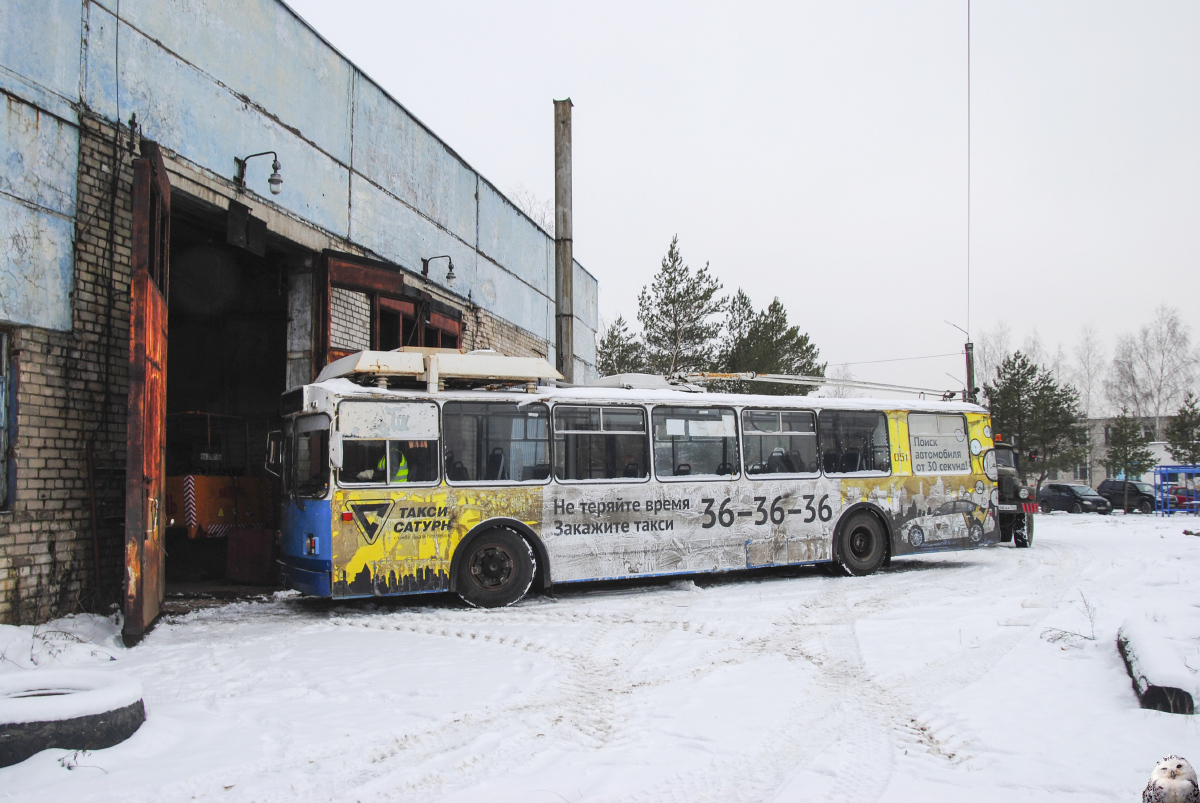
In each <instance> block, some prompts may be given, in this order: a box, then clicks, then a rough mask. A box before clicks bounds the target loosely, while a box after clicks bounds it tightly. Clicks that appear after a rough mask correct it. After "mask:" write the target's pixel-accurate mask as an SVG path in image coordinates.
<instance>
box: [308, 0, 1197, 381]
mask: <svg viewBox="0 0 1200 803" xmlns="http://www.w3.org/2000/svg"><path fill="white" fill-rule="evenodd" d="M288 2H289V3H290V5H291V6H292V7H293V8H294V9H296V11H297V12H298V13H300V15H301V16H303V17H304V18H305V19H306V20H308V21H309V22H310V23H311V24H312V25H313V26H314V27H315V28H316V29H317V30H318V31H319V32H320V33H321V34H322V35H324V36H325V37H326V38H327V39H329V40H330V41H331V42H332V43H333V44H334V45H335V46H336V47H338V48H339V49H340V50H341V51H342V52H343V53H344V54H346V56H347V57H349V58H350V59H351V60H352V61H354V62H355V63H356V64H357V65H358V66H359V67H360V68H361V69H363V70H364V71H365V72H366V73H367V74H368V75H370V76H371V77H372V78H374V79H375V80H376V81H377V82H379V83H380V84H381V85H382V86H383V87H384V88H385V89H387V90H388V91H389V92H390V93H391V94H392V95H393V96H394V97H395V98H396V99H397V100H399V101H400V102H401V103H402V104H404V105H405V106H406V107H407V108H408V109H409V110H410V111H411V112H412V113H413V114H415V115H416V116H417V117H419V118H420V119H421V120H422V121H423V122H424V123H425V124H427V125H428V126H430V128H432V129H433V131H435V132H436V133H437V134H438V135H439V136H440V137H442V138H443V139H444V140H445V141H446V142H447V143H448V144H449V145H450V146H451V147H452V148H454V149H455V150H456V151H457V152H458V153H459V154H460V155H461V156H462V157H463V158H464V159H466V160H467V161H468V162H469V163H470V164H471V165H472V166H473V167H475V168H476V169H477V170H479V171H480V172H481V173H482V174H483V175H485V176H487V177H488V179H490V180H491V181H492V182H493V183H494V184H496V185H497V186H498V187H499V188H500V189H501V190H502V191H508V190H510V189H512V188H513V187H516V186H517V185H523V186H524V187H526V188H528V189H529V190H531V191H532V192H534V193H536V194H537V195H538V196H540V197H542V198H544V199H552V198H553V193H554V174H553V167H554V164H553V148H554V143H553V125H552V121H553V109H552V104H551V101H552V100H553V99H555V98H565V97H570V98H571V99H572V100H573V102H574V104H575V108H574V120H573V126H574V128H573V134H574V171H575V176H574V196H575V197H574V201H575V256H576V258H577V259H578V260H579V261H580V262H581V263H583V264H584V265H585V266H586V267H587V268H588V269H589V270H590V271H591V272H592V273H593V274H595V276H596V277H597V278H598V279H599V281H600V314H601V316H603V317H605V318H609V319H611V318H613V317H615V316H616V315H617V314H618V313H623V314H624V315H625V316H626V318H628V319H631V320H632V319H634V318H635V313H636V310H637V294H638V291H639V290H640V288H641V286H642V285H643V284H645V283H646V282H647V281H648V280H649V277H650V276H651V275H652V273H653V271H654V270H655V269H656V268H657V267H658V264H659V262H660V260H661V259H662V256H663V254H664V253H665V252H666V249H667V245H668V243H669V242H670V239H671V236H672V235H674V234H676V233H677V234H678V235H679V242H680V248H681V251H682V253H683V256H684V258H685V260H686V261H687V262H689V263H690V264H691V265H692V266H693V267H699V266H702V265H703V264H704V263H705V262H710V263H711V269H712V271H713V272H714V273H715V274H716V276H717V277H718V278H719V279H720V280H721V281H722V282H723V283H724V285H725V287H726V288H727V289H728V290H730V291H733V290H735V289H736V288H737V287H739V286H740V287H742V288H744V289H745V290H746V291H747V292H748V293H749V295H750V297H751V298H752V299H753V301H754V302H755V304H756V305H757V306H759V307H762V306H765V305H766V304H767V303H769V302H770V300H771V298H772V297H773V296H776V295H778V296H779V297H780V298H781V299H782V300H783V302H784V304H785V305H786V307H787V309H788V312H789V314H790V315H791V318H792V320H793V322H795V323H798V324H799V325H800V327H801V329H802V330H804V331H807V332H808V333H809V334H810V335H811V336H812V338H813V340H814V341H815V342H816V344H817V346H818V347H819V348H820V350H821V357H822V358H823V359H826V360H828V361H829V362H830V363H831V368H832V367H833V365H832V364H836V363H843V362H848V363H852V365H851V366H850V370H851V371H852V372H853V373H854V374H855V375H856V376H857V377H858V378H860V379H873V380H880V381H894V382H904V383H906V384H919V385H933V386H937V387H946V386H955V387H958V386H959V385H955V383H954V381H953V380H952V379H951V378H949V377H947V376H945V373H946V372H950V373H952V374H954V375H955V376H958V377H961V376H962V374H963V368H962V359H961V357H958V356H950V357H942V358H939V359H933V360H917V361H909V362H890V363H878V364H861V363H865V362H868V361H874V360H885V359H895V358H907V357H922V356H926V355H937V354H947V353H951V354H954V353H956V352H959V351H961V348H962V341H963V338H962V336H961V335H960V334H959V333H958V332H957V331H956V330H955V329H953V328H951V327H950V326H948V325H947V324H946V323H944V322H943V321H944V320H946V319H949V320H950V321H952V322H954V323H956V324H958V325H959V326H962V327H964V328H966V327H967V326H968V311H967V298H968V294H967V197H968V196H967V128H968V127H967V86H968V81H967V3H966V1H965V0H953V1H948V2H903V3H896V2H820V3H812V2H788V3H778V4H769V3H756V4H751V3H739V4H733V3H727V4H725V3H720V4H719V3H704V2H687V3H673V4H668V3H648V2H637V3H617V2H605V3H591V4H587V5H584V4H572V3H564V2H561V0H560V2H554V3H550V2H547V3H534V2H502V3H500V2H453V1H450V0H440V1H439V2H436V3H430V2H420V3H416V2H414V3H407V2H396V1H395V0H340V1H339V2H336V3H334V2H329V0H288ZM970 30H971V52H970V63H971V72H970V85H971V126H970V129H971V193H970V197H971V226H970V230H971V237H970V265H971V269H970V272H971V283H970V324H969V325H970V328H971V330H972V332H973V333H974V334H976V335H978V334H979V333H981V332H982V331H985V330H990V329H992V328H993V327H994V326H995V325H996V323H997V322H998V321H1001V320H1003V321H1006V322H1007V323H1008V325H1009V326H1010V327H1011V328H1012V330H1013V334H1014V337H1015V339H1016V340H1018V341H1019V340H1020V339H1022V338H1023V337H1025V336H1026V335H1028V334H1029V333H1031V332H1032V331H1034V330H1035V329H1036V331H1037V332H1038V333H1039V335H1040V336H1041V338H1042V340H1043V341H1044V342H1045V343H1047V344H1048V345H1050V346H1051V347H1053V346H1054V345H1056V344H1058V343H1062V344H1063V345H1064V346H1065V347H1066V348H1067V349H1068V351H1069V350H1070V348H1071V346H1072V345H1073V343H1074V341H1075V339H1076V337H1077V335H1078V332H1079V330H1080V329H1081V327H1083V326H1084V325H1085V324H1088V323H1091V324H1093V325H1094V326H1096V327H1097V329H1098V330H1099V331H1100V332H1101V334H1102V335H1103V337H1104V340H1105V345H1106V346H1107V347H1108V348H1109V349H1111V346H1112V342H1113V339H1114V338H1115V336H1116V334H1117V333H1119V332H1122V331H1126V330H1132V329H1134V328H1136V327H1137V326H1139V325H1141V324H1143V323H1146V322H1148V321H1149V320H1150V318H1151V316H1152V315H1153V311H1154V308H1155V307H1156V306H1157V305H1160V304H1164V303H1165V304H1170V305H1174V306H1176V307H1178V308H1179V309H1180V310H1181V312H1182V313H1183V317H1184V319H1185V320H1186V321H1187V323H1188V324H1190V325H1191V327H1192V329H1193V335H1194V336H1195V335H1197V334H1198V333H1200V304H1198V303H1196V299H1197V296H1198V295H1200V271H1198V270H1197V268H1198V267H1200V265H1198V262H1200V2H1196V0H1182V1H1181V2H1132V1H1130V2H1097V0H1086V2H1047V0H1034V1H1032V2H1018V1H1016V0H974V1H973V2H972V3H971V28H970Z"/></svg>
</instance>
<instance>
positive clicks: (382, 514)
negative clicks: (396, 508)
mask: <svg viewBox="0 0 1200 803" xmlns="http://www.w3.org/2000/svg"><path fill="white" fill-rule="evenodd" d="M346 507H347V508H349V509H350V513H351V515H353V516H354V523H355V524H357V525H358V529H359V531H360V532H361V533H362V534H363V538H366V539H367V543H368V544H373V543H375V539H376V538H378V537H379V531H380V530H382V529H383V523H384V522H385V521H387V514H388V511H390V510H391V509H392V503H391V502H347V503H346Z"/></svg>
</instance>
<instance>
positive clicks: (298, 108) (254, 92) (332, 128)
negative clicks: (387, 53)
mask: <svg viewBox="0 0 1200 803" xmlns="http://www.w3.org/2000/svg"><path fill="white" fill-rule="evenodd" d="M109 7H110V8H112V6H111V4H110V5H109ZM121 18H122V19H123V20H125V22H127V23H129V24H130V25H132V26H134V27H135V28H137V29H138V30H140V31H142V32H143V33H145V35H146V36H148V37H149V38H151V39H155V40H158V41H159V42H163V43H169V44H168V46H169V47H170V49H171V50H173V51H174V52H175V53H178V54H179V56H180V57H181V58H183V59H184V60H186V61H188V62H190V63H191V64H193V65H195V66H197V67H198V68H200V69H201V70H202V71H204V72H205V73H207V74H208V75H210V76H212V77H213V78H215V79H216V80H217V81H219V82H221V83H222V84H224V85H225V86H227V87H229V88H230V89H232V90H233V91H234V92H235V93H238V94H241V95H244V96H245V97H247V98H249V99H250V100H251V101H252V102H254V103H255V104H257V105H259V106H261V107H262V108H263V109H265V111H266V112H267V114H269V115H271V116H273V117H276V118H278V120H279V122H281V123H282V124H283V125H285V126H288V127H289V128H293V129H296V130H297V132H298V133H299V134H300V135H301V136H302V137H304V138H305V139H308V140H310V141H311V142H313V143H314V144H316V145H317V146H318V147H319V148H321V149H322V150H324V151H325V152H327V153H329V154H330V155H332V156H333V157H334V158H335V159H337V160H338V161H340V162H341V163H342V164H349V163H350V90H351V81H352V77H353V75H354V68H353V66H352V65H351V64H350V63H349V62H348V61H346V59H344V58H343V57H342V56H341V54H339V53H338V52H337V51H335V50H334V49H333V48H331V47H329V45H327V44H326V43H325V42H324V41H322V40H321V38H320V37H319V36H318V35H317V34H316V33H314V32H313V30H312V29H311V28H309V27H308V26H307V25H305V24H304V23H303V22H301V21H300V20H299V19H298V18H297V17H296V15H294V14H293V13H292V12H291V11H289V10H288V9H287V8H285V7H284V6H283V5H281V4H279V3H277V2H275V0H123V2H122V3H121ZM181 32H184V35H180V34H181ZM124 35H125V32H124V31H123V32H122V36H124Z"/></svg>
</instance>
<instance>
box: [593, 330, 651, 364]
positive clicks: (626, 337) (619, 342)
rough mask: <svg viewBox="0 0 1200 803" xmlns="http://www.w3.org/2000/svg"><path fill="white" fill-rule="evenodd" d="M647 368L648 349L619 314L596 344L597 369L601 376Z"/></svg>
mask: <svg viewBox="0 0 1200 803" xmlns="http://www.w3.org/2000/svg"><path fill="white" fill-rule="evenodd" d="M645 370H646V350H645V348H644V347H643V346H642V342H641V341H640V340H638V339H637V338H636V337H635V336H634V334H633V333H632V332H630V331H629V324H627V323H626V322H625V316H624V315H618V316H617V319H616V320H615V321H613V322H612V323H611V324H610V325H609V327H608V328H607V329H605V330H604V336H603V337H601V338H600V342H599V343H597V344H596V371H597V372H598V373H599V374H600V376H612V375H613V374H629V373H641V372H643V371H645Z"/></svg>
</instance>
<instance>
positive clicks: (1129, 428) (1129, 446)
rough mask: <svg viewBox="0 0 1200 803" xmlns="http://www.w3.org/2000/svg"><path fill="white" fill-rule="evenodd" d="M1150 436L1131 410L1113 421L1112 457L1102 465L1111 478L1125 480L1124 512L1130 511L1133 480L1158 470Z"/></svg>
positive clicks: (1110, 426) (1111, 428)
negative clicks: (1147, 436) (1130, 484)
mask: <svg viewBox="0 0 1200 803" xmlns="http://www.w3.org/2000/svg"><path fill="white" fill-rule="evenodd" d="M1148 443H1149V441H1148V439H1147V438H1146V433H1145V432H1144V431H1143V430H1142V425H1141V423H1139V422H1138V420H1137V419H1136V418H1133V417H1132V416H1130V415H1129V408H1127V407H1122V408H1121V414H1120V415H1119V416H1117V417H1116V418H1114V419H1113V422H1112V423H1111V424H1110V425H1109V429H1108V454H1107V455H1106V456H1105V458H1104V459H1103V460H1101V461H1100V462H1101V464H1102V465H1103V466H1104V470H1105V471H1107V472H1108V476H1110V477H1124V478H1125V479H1126V480H1127V482H1126V483H1125V499H1124V503H1123V504H1122V508H1123V509H1124V510H1129V482H1128V481H1129V480H1133V479H1134V478H1136V477H1140V476H1142V475H1143V474H1145V473H1146V472H1147V471H1149V470H1150V469H1152V468H1154V466H1155V465H1156V464H1155V460H1154V452H1152V451H1150V447H1149V445H1148Z"/></svg>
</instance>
